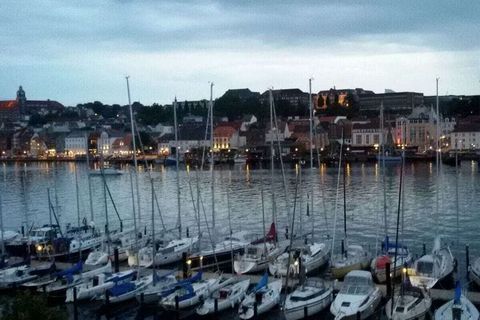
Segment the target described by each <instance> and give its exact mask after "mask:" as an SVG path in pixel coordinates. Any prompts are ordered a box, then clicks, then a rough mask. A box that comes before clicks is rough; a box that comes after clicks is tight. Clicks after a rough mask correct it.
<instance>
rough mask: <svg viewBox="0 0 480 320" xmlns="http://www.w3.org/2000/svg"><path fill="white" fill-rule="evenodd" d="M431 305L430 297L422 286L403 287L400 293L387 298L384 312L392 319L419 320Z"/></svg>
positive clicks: (423, 317)
mask: <svg viewBox="0 0 480 320" xmlns="http://www.w3.org/2000/svg"><path fill="white" fill-rule="evenodd" d="M431 306H432V298H431V297H430V296H429V295H428V293H427V292H426V291H425V290H424V289H423V288H417V287H412V286H408V287H404V288H402V291H401V293H400V294H399V295H398V294H397V295H395V296H394V298H393V309H392V299H389V300H388V302H387V304H386V305H385V312H386V314H387V318H388V319H393V320H417V319H418V320H421V319H425V316H426V314H427V313H428V312H429V311H430V307H431Z"/></svg>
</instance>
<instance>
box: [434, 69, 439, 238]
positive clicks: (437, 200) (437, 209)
mask: <svg viewBox="0 0 480 320" xmlns="http://www.w3.org/2000/svg"><path fill="white" fill-rule="evenodd" d="M439 79H440V78H436V79H435V81H436V106H437V108H436V109H437V119H436V126H435V129H436V134H435V162H436V169H437V183H436V184H437V192H436V204H435V214H436V219H438V211H439V207H438V202H439V196H440V195H439V191H440V186H439V179H440V154H439V152H440V151H439V149H440V144H439V136H440V127H439V125H440V124H439V119H440V117H439V116H440V114H439V112H438V111H439V110H438V109H439V107H438V80H439ZM436 225H437V227H438V223H436ZM437 231H438V230H437Z"/></svg>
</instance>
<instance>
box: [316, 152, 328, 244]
mask: <svg viewBox="0 0 480 320" xmlns="http://www.w3.org/2000/svg"><path fill="white" fill-rule="evenodd" d="M315 148H316V149H317V159H318V160H317V161H318V169H319V170H320V168H321V162H320V160H321V157H320V149H319V148H318V146H315ZM320 181H322V186H323V185H324V181H323V180H322V179H321V180H320ZM320 192H321V193H322V208H323V217H324V219H325V230H330V228H329V226H328V218H327V206H326V204H325V190H324V188H320ZM327 237H329V236H328V234H327Z"/></svg>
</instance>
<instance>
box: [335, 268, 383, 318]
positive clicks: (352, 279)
mask: <svg viewBox="0 0 480 320" xmlns="http://www.w3.org/2000/svg"><path fill="white" fill-rule="evenodd" d="M381 299H382V294H381V292H380V289H379V288H377V287H376V286H375V284H374V283H373V279H372V274H371V273H370V272H367V271H362V270H354V271H350V272H349V273H348V274H347V275H346V276H345V280H344V282H343V284H342V288H341V289H340V292H339V293H338V294H337V296H336V297H335V300H334V301H333V303H332V305H331V306H330V312H331V313H332V314H333V315H334V316H335V319H336V320H339V319H353V318H355V317H357V313H360V319H366V318H368V317H369V316H371V315H372V314H373V313H374V312H375V310H376V308H377V306H378V305H379V303H380V300H381ZM356 319H358V318H356Z"/></svg>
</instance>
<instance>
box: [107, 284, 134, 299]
mask: <svg viewBox="0 0 480 320" xmlns="http://www.w3.org/2000/svg"><path fill="white" fill-rule="evenodd" d="M133 290H135V284H133V283H132V282H124V283H120V284H115V285H114V286H113V287H112V288H110V289H109V290H108V291H109V293H110V296H112V297H118V296H121V295H122V294H125V293H127V292H130V291H133Z"/></svg>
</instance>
